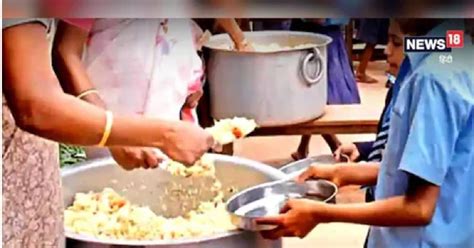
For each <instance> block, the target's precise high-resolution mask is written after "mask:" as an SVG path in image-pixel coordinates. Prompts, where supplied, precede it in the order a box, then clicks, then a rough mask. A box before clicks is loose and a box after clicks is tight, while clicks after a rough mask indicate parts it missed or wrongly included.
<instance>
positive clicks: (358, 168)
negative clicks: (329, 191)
mask: <svg viewBox="0 0 474 248" xmlns="http://www.w3.org/2000/svg"><path fill="white" fill-rule="evenodd" d="M378 173H379V163H365V164H356V163H349V164H336V165H332V164H329V165H323V164H318V165H315V166H311V167H309V168H308V169H307V170H306V171H305V172H303V173H302V174H301V175H300V176H299V177H298V179H297V180H298V181H299V182H303V181H306V180H308V179H310V178H314V179H318V178H321V179H326V180H329V181H332V182H333V183H335V184H336V185H337V186H339V187H342V186H345V185H351V184H355V185H375V184H376V183H377V176H378Z"/></svg>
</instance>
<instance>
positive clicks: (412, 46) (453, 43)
mask: <svg viewBox="0 0 474 248" xmlns="http://www.w3.org/2000/svg"><path fill="white" fill-rule="evenodd" d="M462 47H464V31H463V30H448V31H447V32H446V36H445V37H416V36H411V37H409V36H407V37H405V52H451V48H462Z"/></svg>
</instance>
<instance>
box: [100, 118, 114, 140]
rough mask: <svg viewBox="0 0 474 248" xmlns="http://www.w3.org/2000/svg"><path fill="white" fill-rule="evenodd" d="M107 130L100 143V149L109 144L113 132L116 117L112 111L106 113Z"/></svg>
mask: <svg viewBox="0 0 474 248" xmlns="http://www.w3.org/2000/svg"><path fill="white" fill-rule="evenodd" d="M105 118H106V119H105V129H104V134H102V139H101V140H100V142H99V145H98V146H100V147H104V146H105V145H106V144H107V140H108V139H109V136H110V132H111V131H112V124H113V122H114V115H113V114H112V112H111V111H105Z"/></svg>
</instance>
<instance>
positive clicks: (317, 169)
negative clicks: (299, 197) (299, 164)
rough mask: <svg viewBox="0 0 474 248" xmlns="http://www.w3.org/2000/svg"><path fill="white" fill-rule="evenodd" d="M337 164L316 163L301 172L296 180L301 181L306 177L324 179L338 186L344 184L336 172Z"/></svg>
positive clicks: (306, 178)
mask: <svg viewBox="0 0 474 248" xmlns="http://www.w3.org/2000/svg"><path fill="white" fill-rule="evenodd" d="M336 169H337V165H334V164H318V165H312V166H310V167H308V169H306V171H304V172H303V173H301V174H300V175H299V176H298V177H297V178H296V181H297V182H299V183H303V182H305V181H306V180H308V179H325V180H328V181H331V182H333V183H334V184H336V185H337V186H338V187H341V186H344V182H343V180H342V179H341V178H340V177H339V176H338V173H336Z"/></svg>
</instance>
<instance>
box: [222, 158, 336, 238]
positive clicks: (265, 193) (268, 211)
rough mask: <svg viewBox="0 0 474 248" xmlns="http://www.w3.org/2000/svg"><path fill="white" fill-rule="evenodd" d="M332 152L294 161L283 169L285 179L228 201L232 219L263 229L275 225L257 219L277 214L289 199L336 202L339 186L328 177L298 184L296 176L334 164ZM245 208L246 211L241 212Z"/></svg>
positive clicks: (257, 187)
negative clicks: (322, 165)
mask: <svg viewBox="0 0 474 248" xmlns="http://www.w3.org/2000/svg"><path fill="white" fill-rule="evenodd" d="M335 162H336V161H335V160H334V158H333V156H332V155H321V156H316V157H311V158H306V159H302V160H299V161H295V162H292V163H290V164H287V165H286V166H283V167H282V168H280V170H281V171H282V172H284V173H285V174H286V175H287V178H286V179H283V180H279V181H275V182H269V183H265V184H261V185H257V186H254V187H251V188H248V189H246V190H243V191H241V192H240V193H238V194H235V195H234V196H232V197H231V198H230V199H229V200H228V201H227V211H228V212H229V213H230V214H231V217H232V222H233V224H234V225H236V226H238V227H239V228H241V229H243V230H250V231H261V230H269V229H273V228H275V226H271V225H259V224H257V223H256V219H257V218H259V217H264V216H274V215H278V214H279V213H280V209H281V208H282V207H283V206H284V204H285V203H286V201H287V200H288V199H290V198H306V199H310V200H315V201H320V202H326V203H336V195H337V192H338V188H337V186H336V185H335V184H334V183H332V182H330V181H327V180H308V181H306V182H305V183H304V184H297V183H296V182H295V181H294V180H293V179H294V178H295V177H296V176H297V175H299V174H300V173H302V172H303V171H304V170H305V169H306V168H308V167H309V166H310V165H313V164H318V163H325V164H332V163H335ZM243 208H245V209H246V211H242V209H243Z"/></svg>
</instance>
